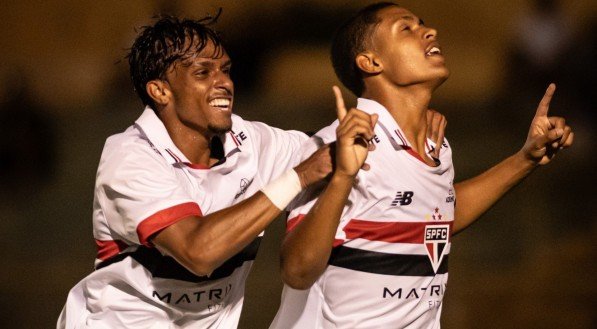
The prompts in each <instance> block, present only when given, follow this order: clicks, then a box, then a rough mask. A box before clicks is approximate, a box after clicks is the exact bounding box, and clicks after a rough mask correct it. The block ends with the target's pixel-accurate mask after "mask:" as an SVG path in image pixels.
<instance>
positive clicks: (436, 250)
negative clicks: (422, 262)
mask: <svg viewBox="0 0 597 329" xmlns="http://www.w3.org/2000/svg"><path fill="white" fill-rule="evenodd" d="M449 237H450V225H427V226H425V237H424V243H425V247H426V248H427V256H429V260H430V261H431V265H432V266H433V271H434V272H436V273H437V269H438V268H439V265H440V264H441V262H442V259H443V258H444V251H445V250H446V245H447V244H448V238H449Z"/></svg>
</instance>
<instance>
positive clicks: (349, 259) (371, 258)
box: [328, 246, 449, 276]
mask: <svg viewBox="0 0 597 329" xmlns="http://www.w3.org/2000/svg"><path fill="white" fill-rule="evenodd" d="M448 256H449V255H444V257H443V259H442V262H441V264H440V266H439V267H438V269H437V272H435V271H434V270H433V266H432V265H431V262H430V261H429V257H428V256H427V255H402V254H389V253H383V252H376V251H369V250H363V249H355V248H350V247H346V246H338V247H335V248H334V249H332V254H331V256H330V259H329V261H328V264H329V265H333V266H337V267H342V268H346V269H350V270H354V271H359V272H367V273H374V274H384V275H394V276H435V275H436V274H444V273H448Z"/></svg>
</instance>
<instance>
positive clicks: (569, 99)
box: [0, 0, 597, 328]
mask: <svg viewBox="0 0 597 329" xmlns="http://www.w3.org/2000/svg"><path fill="white" fill-rule="evenodd" d="M369 3H371V1H341V0H325V1H324V0H312V1H295V0H285V1H274V0H261V1H242V2H241V1H234V2H233V1H198V0H187V1H167V0H163V1H160V0H152V1H149V0H127V1H122V0H105V1H74V0H46V1H32V0H23V1H11V2H4V3H3V4H2V7H3V10H2V13H1V14H0V17H1V19H0V30H1V31H2V33H1V34H0V47H1V49H2V52H1V53H0V62H1V63H2V64H1V66H0V133H1V136H2V138H1V141H0V214H1V215H0V216H1V220H0V249H1V250H2V260H3V264H4V265H3V266H2V267H1V269H0V323H4V324H5V325H3V327H6V328H8V327H10V328H51V327H53V326H55V321H56V319H57V317H58V314H59V312H60V310H61V308H62V306H63V304H64V302H65V300H66V295H67V293H68V291H69V289H70V288H71V287H72V286H73V285H74V284H75V283H76V282H78V281H79V280H80V279H81V278H83V277H84V276H85V275H87V274H88V273H89V272H91V271H92V269H93V260H94V258H95V246H94V241H93V238H92V232H91V209H92V199H93V185H94V179H95V171H96V168H97V164H98V161H99V157H100V154H101V150H102V147H103V144H104V141H105V139H106V138H107V137H108V136H109V135H112V134H115V133H118V132H120V131H122V130H124V129H125V128H126V127H127V126H129V125H131V124H132V123H133V122H134V120H135V119H136V118H137V117H138V116H139V115H140V113H141V111H142V106H141V102H140V101H139V100H138V99H137V97H136V96H135V94H134V92H133V88H132V85H131V83H130V79H129V75H128V67H127V64H126V60H124V56H125V55H126V53H127V48H128V47H130V45H131V44H132V41H133V39H134V37H135V35H136V32H135V28H136V27H139V26H142V25H145V24H149V23H151V22H152V19H151V17H153V16H154V15H156V14H159V13H170V14H176V15H182V16H188V17H193V18H201V17H203V16H205V15H206V14H208V13H215V12H216V11H217V9H218V8H219V7H223V9H224V11H223V14H222V16H221V19H220V21H219V24H218V29H219V30H221V31H222V32H223V35H224V39H225V40H226V44H227V49H228V51H229V53H230V55H231V57H232V59H233V62H234V65H233V79H234V81H235V83H236V86H235V87H236V97H235V107H234V111H235V112H236V113H238V114H240V115H241V116H243V117H244V118H245V119H250V120H259V121H264V122H267V123H269V124H271V125H274V126H278V127H281V128H286V129H290V128H292V129H299V130H303V131H316V130H317V129H319V128H321V127H323V126H324V125H327V124H328V123H329V122H331V121H332V120H333V119H334V116H335V114H334V99H333V95H332V92H331V88H330V87H331V85H332V84H336V83H337V80H336V78H335V76H334V73H333V70H332V68H331V65H330V61H329V56H328V52H329V44H330V39H331V36H332V34H333V32H334V30H335V28H336V27H337V26H339V25H340V23H341V22H342V21H344V20H345V19H346V18H348V17H349V16H350V15H351V14H352V13H354V12H355V11H356V10H358V9H359V8H361V7H363V6H364V5H366V4H369ZM400 4H401V5H403V6H405V7H407V8H409V9H411V11H413V12H414V13H415V14H416V15H418V16H420V17H422V18H423V19H424V20H425V23H426V25H428V26H432V27H435V28H437V29H438V31H439V40H440V43H441V44H442V46H443V52H444V53H445V54H446V58H447V62H448V65H449V67H450V69H451V71H452V76H451V78H450V79H449V80H448V81H447V82H446V83H445V84H444V85H443V86H442V87H441V88H440V89H439V90H438V91H437V94H436V97H435V99H434V101H433V107H434V108H435V109H437V110H439V111H440V112H442V113H443V114H444V115H446V117H447V118H448V121H449V124H448V132H447V138H448V139H449V140H450V142H451V144H452V147H453V153H454V163H455V166H456V176H457V180H462V179H465V178H468V177H471V176H473V175H476V174H479V173H481V172H482V171H483V170H484V169H486V168H488V167H489V166H491V165H493V164H495V163H497V162H498V161H499V160H501V159H503V158H504V157H506V156H508V155H510V154H513V153H514V152H516V151H517V150H518V149H519V148H520V147H521V146H522V144H523V142H524V140H525V138H526V134H527V129H528V125H529V123H530V121H531V119H532V117H533V115H534V111H535V109H536V106H537V103H538V102H539V100H540V99H541V96H542V95H543V93H544V90H545V88H546V87H547V85H548V83H549V82H552V81H553V82H556V83H557V85H558V89H557V91H556V96H555V98H554V100H553V102H552V107H551V112H550V114H552V115H560V116H564V117H566V119H567V122H568V123H569V124H570V125H571V126H572V127H573V129H574V131H575V134H576V135H575V144H574V146H573V147H572V148H571V149H569V150H566V151H565V152H562V153H561V154H559V155H558V156H557V158H556V159H555V161H554V162H553V163H552V164H550V165H548V166H546V167H542V168H539V169H538V170H537V171H536V173H535V174H534V175H532V176H531V177H529V178H527V179H526V181H525V182H524V183H523V184H522V185H520V186H518V187H517V188H515V189H514V190H513V191H512V192H511V193H509V194H508V195H507V196H506V197H505V198H504V199H503V200H502V201H501V202H500V203H499V204H498V205H497V206H495V207H494V208H493V209H492V210H491V211H489V212H488V213H487V214H485V215H484V216H483V218H482V219H481V220H480V221H479V222H478V223H477V224H475V225H474V226H473V227H471V228H470V229H468V230H467V231H465V232H464V233H462V234H460V235H458V236H456V237H455V238H454V239H453V245H452V251H451V254H452V257H450V283H449V285H448V287H449V288H448V291H447V296H446V298H445V299H444V303H445V305H444V308H443V326H444V327H445V328H597V281H596V280H595V276H596V275H597V263H596V259H597V248H596V242H595V241H597V222H596V219H597V216H596V214H597V209H595V208H594V207H596V208H597V203H596V193H595V186H596V185H595V183H596V181H595V177H596V174H595V170H594V167H593V165H594V164H595V160H596V156H595V153H593V151H591V150H590V148H591V145H592V144H591V143H592V142H593V141H595V138H596V136H595V127H596V125H595V124H596V114H595V110H596V108H595V105H596V104H597V102H596V95H597V84H596V82H595V81H596V79H595V77H596V76H597V40H596V36H597V2H595V1H593V0H575V1H572V0H569V1H563V0H562V1H556V0H526V1H495V0H476V1H465V0H453V1H433V2H432V1H414V0H408V1H401V2H400ZM344 91H345V92H344V94H345V96H346V98H347V101H348V103H349V104H355V103H354V102H355V98H354V97H352V98H351V97H348V96H347V95H348V94H349V93H348V91H347V90H344ZM283 230H284V220H283V219H282V218H280V219H279V220H277V221H276V222H275V223H274V224H273V225H272V226H271V227H270V228H269V229H268V230H267V232H266V239H265V241H264V242H263V244H262V248H261V250H260V252H259V255H258V258H257V260H256V263H255V266H254V269H253V272H252V274H251V276H250V278H249V282H248V284H247V287H248V288H247V295H246V301H245V309H244V313H243V316H242V318H241V325H240V327H241V328H266V327H267V326H268V324H269V322H270V321H271V319H272V318H273V316H274V315H275V312H276V310H277V306H278V304H279V296H280V291H281V281H280V279H279V275H278V249H279V244H280V238H281V236H282V234H283Z"/></svg>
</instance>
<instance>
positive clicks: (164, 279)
mask: <svg viewBox="0 0 597 329" xmlns="http://www.w3.org/2000/svg"><path fill="white" fill-rule="evenodd" d="M216 18H217V17H216ZM214 22H215V18H213V19H212V18H209V19H203V20H188V19H178V18H174V17H164V18H161V19H159V20H158V21H157V22H155V24H153V25H151V26H146V27H144V28H143V29H142V30H141V31H140V33H139V35H138V36H137V38H136V40H135V42H134V44H133V46H132V48H131V50H130V54H129V55H128V59H129V64H130V73H131V77H132V80H133V84H134V86H135V90H136V92H137V93H138V95H139V97H140V98H141V100H142V101H143V104H144V105H145V109H144V111H143V113H142V114H141V116H140V117H139V118H138V119H137V120H136V121H135V123H134V124H133V125H132V126H130V127H129V128H128V129H126V131H124V132H122V133H119V134H116V135H113V136H111V137H109V138H108V139H107V141H106V144H105V146H104V150H103V152H102V156H101V159H100V163H99V167H98V171H97V177H96V185H95V194H94V203H93V235H94V238H95V242H96V244H97V247H98V253H97V259H96V261H95V267H96V270H95V271H94V272H93V273H91V274H90V275H89V276H87V277H86V278H84V279H83V280H81V281H80V282H79V283H78V284H77V285H76V286H75V287H74V288H73V289H72V290H71V292H70V293H69V296H68V299H67V302H66V305H65V308H64V309H63V311H62V314H61V315H60V318H59V319H58V324H57V327H58V328H208V327H209V328H235V327H236V326H237V324H238V320H239V316H240V311H241V308H242V304H243V296H244V284H245V280H246V278H247V275H248V273H249V270H250V267H251V264H252V261H253V259H254V258H255V255H256V253H257V248H258V246H259V242H260V240H261V235H262V234H263V233H262V232H263V230H264V229H265V228H266V226H267V225H268V224H269V223H270V222H271V221H272V220H273V219H274V218H275V217H276V216H278V215H279V214H280V212H281V209H284V208H285V207H286V205H287V204H288V203H289V202H290V200H291V199H292V198H293V197H294V196H295V195H296V194H297V193H298V192H300V190H301V189H302V188H304V187H306V186H308V185H310V184H312V183H313V182H315V181H318V180H320V179H322V178H323V177H325V176H326V175H327V174H328V173H329V172H330V171H331V169H332V167H331V158H330V156H329V150H328V149H322V150H321V151H319V152H317V153H316V154H315V155H314V156H313V157H310V158H309V159H308V160H306V161H304V162H302V163H300V164H298V165H296V164H297V163H298V161H296V162H295V160H294V154H295V153H296V152H297V151H298V149H299V146H300V144H301V143H302V142H303V141H305V140H307V136H306V135H305V134H303V133H301V132H297V131H283V130H280V129H277V128H273V127H270V126H268V125H266V124H263V123H260V122H250V121H245V120H243V119H242V118H240V117H239V116H237V115H234V114H232V104H233V96H234V84H233V82H232V80H231V79H230V68H231V60H230V58H229V56H228V54H227V53H226V50H225V48H224V46H223V45H222V43H221V40H220V37H219V36H218V34H217V32H215V31H214V30H213V29H212V28H211V27H210V26H209V25H210V24H212V23H214ZM293 167H294V168H293Z"/></svg>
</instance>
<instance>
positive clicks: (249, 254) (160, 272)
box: [96, 237, 261, 282]
mask: <svg viewBox="0 0 597 329" xmlns="http://www.w3.org/2000/svg"><path fill="white" fill-rule="evenodd" d="M260 243H261V237H257V238H256V239H255V240H253V241H252V242H251V243H250V244H249V245H248V246H246V247H245V248H244V249H243V250H241V252H239V253H238V254H236V255H234V256H232V257H231V258H230V259H228V260H227V261H225V262H224V264H222V265H221V266H220V267H218V268H217V269H215V270H214V271H213V272H212V273H211V275H210V276H209V277H207V276H197V275H195V274H193V273H192V272H191V271H189V270H187V269H186V268H185V267H184V266H182V265H180V264H179V263H178V262H177V261H176V260H174V258H172V257H169V256H163V255H162V254H160V252H159V251H158V250H157V249H156V248H148V247H145V246H140V247H139V248H138V249H137V250H135V251H133V252H128V253H122V254H118V255H116V256H114V257H112V258H110V259H107V260H105V261H103V262H101V263H100V264H99V265H98V266H97V267H96V269H97V270H99V269H100V268H103V267H106V266H108V265H111V264H114V263H117V262H120V261H121V260H123V259H125V258H126V257H128V256H131V257H132V258H133V259H135V260H136V261H137V262H139V263H140V264H141V265H143V267H145V268H146V269H147V270H148V271H149V272H151V275H153V277H154V278H163V279H175V280H182V281H189V282H205V281H212V280H218V279H221V278H225V277H228V276H230V275H231V274H232V272H234V270H235V269H237V268H238V267H240V266H242V265H243V263H244V262H246V261H251V260H255V257H256V256H257V250H258V249H259V244H260Z"/></svg>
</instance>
